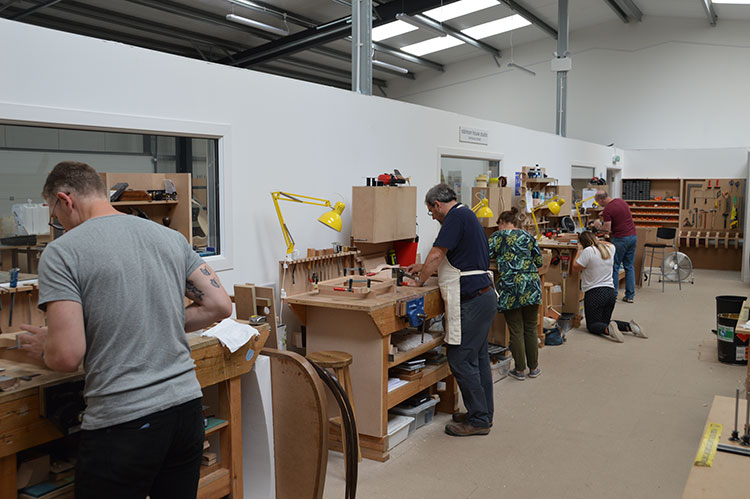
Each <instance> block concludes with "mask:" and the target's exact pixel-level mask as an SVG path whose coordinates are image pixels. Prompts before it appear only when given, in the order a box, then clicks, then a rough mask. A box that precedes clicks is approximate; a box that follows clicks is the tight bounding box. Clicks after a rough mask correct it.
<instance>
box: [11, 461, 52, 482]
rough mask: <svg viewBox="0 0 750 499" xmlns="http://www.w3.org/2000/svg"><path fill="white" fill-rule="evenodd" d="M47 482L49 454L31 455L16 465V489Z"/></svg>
mask: <svg viewBox="0 0 750 499" xmlns="http://www.w3.org/2000/svg"><path fill="white" fill-rule="evenodd" d="M47 480H49V454H32V455H31V456H29V457H28V458H27V459H24V460H23V461H21V462H20V463H19V464H18V473H17V475H16V481H17V484H16V488H18V489H24V488H26V487H32V486H34V485H36V484H38V483H42V482H44V481H47Z"/></svg>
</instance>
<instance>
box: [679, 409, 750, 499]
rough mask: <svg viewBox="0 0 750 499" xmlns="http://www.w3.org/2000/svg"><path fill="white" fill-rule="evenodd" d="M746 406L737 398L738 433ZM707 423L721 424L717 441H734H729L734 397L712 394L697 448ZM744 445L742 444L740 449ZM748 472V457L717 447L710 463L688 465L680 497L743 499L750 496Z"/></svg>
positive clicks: (729, 443)
mask: <svg viewBox="0 0 750 499" xmlns="http://www.w3.org/2000/svg"><path fill="white" fill-rule="evenodd" d="M745 408H746V405H745V401H744V400H740V404H739V417H738V420H739V423H738V430H739V433H740V436H742V433H743V431H742V425H743V424H744V421H745V417H744V416H745ZM709 423H719V424H721V425H722V426H723V427H722V430H721V436H720V439H719V443H722V444H728V445H735V444H734V443H733V442H730V441H729V437H731V436H732V430H733V429H734V398H732V397H722V396H719V395H717V396H715V397H714V401H713V404H712V405H711V411H710V412H709V413H708V419H707V420H706V425H705V426H704V428H703V431H702V432H701V437H700V439H699V440H698V445H696V448H695V449H696V452H697V451H698V446H699V445H700V442H701V441H702V440H703V434H704V433H705V431H706V427H708V424H709ZM747 448H748V447H743V449H747ZM748 476H750V457H747V456H740V455H737V454H729V453H727V452H719V451H717V452H716V456H715V457H714V461H713V466H711V467H701V466H691V468H690V474H689V475H688V480H687V483H686V484H685V490H684V491H683V493H682V497H683V499H697V498H701V499H708V498H714V497H720V498H722V499H732V498H737V499H740V498H742V499H744V498H747V497H750V483H748V479H747V477H748Z"/></svg>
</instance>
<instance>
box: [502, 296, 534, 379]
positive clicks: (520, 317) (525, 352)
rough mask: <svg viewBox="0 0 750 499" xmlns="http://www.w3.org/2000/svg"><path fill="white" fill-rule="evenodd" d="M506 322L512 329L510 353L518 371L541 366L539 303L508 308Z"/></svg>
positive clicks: (504, 313)
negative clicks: (538, 332) (538, 334)
mask: <svg viewBox="0 0 750 499" xmlns="http://www.w3.org/2000/svg"><path fill="white" fill-rule="evenodd" d="M503 315H505V322H506V324H508V329H509V330H510V353H511V355H513V363H514V364H515V368H514V369H515V370H516V371H525V370H526V366H527V365H528V367H529V369H536V368H537V367H539V338H538V337H537V325H538V323H539V305H526V306H525V307H519V308H514V309H513V310H506V311H505V312H503Z"/></svg>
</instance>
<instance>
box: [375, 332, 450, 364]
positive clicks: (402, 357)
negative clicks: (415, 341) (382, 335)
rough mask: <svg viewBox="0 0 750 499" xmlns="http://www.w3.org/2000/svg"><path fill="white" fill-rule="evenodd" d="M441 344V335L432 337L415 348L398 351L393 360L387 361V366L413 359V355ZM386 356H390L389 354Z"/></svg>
mask: <svg viewBox="0 0 750 499" xmlns="http://www.w3.org/2000/svg"><path fill="white" fill-rule="evenodd" d="M425 334H427V333H425ZM442 344H443V337H442V336H441V337H439V338H435V339H433V340H432V341H428V342H426V343H422V344H421V345H419V346H418V347H417V348H413V349H411V350H409V351H406V352H399V353H397V354H396V355H394V356H393V360H389V361H388V368H391V367H394V366H397V365H399V364H401V363H402V362H406V361H407V360H411V359H413V358H414V357H419V356H420V355H422V354H423V353H425V352H429V351H430V350H432V349H433V348H435V347H439V346H440V345H442ZM388 357H389V358H390V355H389V356H388Z"/></svg>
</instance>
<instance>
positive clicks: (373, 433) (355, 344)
mask: <svg viewBox="0 0 750 499" xmlns="http://www.w3.org/2000/svg"><path fill="white" fill-rule="evenodd" d="M347 294H348V293H345V292H342V293H341V296H340V297H339V296H333V297H332V296H327V295H320V294H316V292H314V291H313V292H310V293H302V294H299V295H295V296H292V297H289V298H286V303H287V304H288V305H289V306H290V308H291V309H292V310H293V311H294V313H295V314H296V315H297V316H298V317H299V319H300V321H301V322H302V323H303V324H305V325H306V328H307V329H306V330H307V351H308V352H318V351H322V350H340V351H345V352H348V353H349V354H351V355H352V365H351V366H350V368H349V369H350V373H351V379H352V387H353V390H354V409H355V411H356V414H357V426H358V429H359V433H360V445H361V448H362V455H363V456H364V457H367V458H369V459H375V460H378V461H385V460H387V459H388V458H389V454H388V438H387V429H388V409H390V408H392V407H393V406H395V405H397V404H399V403H401V402H403V401H404V400H406V399H407V398H409V397H411V396H412V395H415V394H417V393H419V392H421V391H422V390H424V389H426V388H429V387H431V386H433V385H435V384H436V383H437V382H438V381H441V380H446V381H447V382H448V387H447V390H446V391H445V393H442V392H441V402H440V406H438V410H441V409H442V410H444V411H446V412H453V411H454V410H455V409H456V403H457V401H456V400H455V381H454V379H453V376H452V375H451V373H450V369H449V368H448V364H447V363H444V364H441V365H439V366H429V365H428V366H427V367H426V368H425V369H424V371H423V375H422V377H421V379H418V380H414V381H410V382H409V383H407V384H406V385H403V386H401V387H399V388H397V389H395V390H393V391H390V392H389V391H388V369H389V368H390V367H393V366H395V365H398V364H400V363H401V362H404V361H406V360H409V359H411V358H414V357H417V356H419V355H422V354H423V353H425V352H427V351H428V350H430V349H432V348H434V347H436V346H439V345H441V344H442V343H443V340H442V338H438V339H436V340H433V341H431V342H427V343H424V344H422V345H421V346H419V347H417V348H415V349H414V350H410V351H407V352H399V353H397V354H396V355H395V357H394V359H393V360H392V361H389V360H388V350H389V346H390V343H391V338H390V335H391V334H392V333H394V332H396V331H399V330H401V329H404V328H406V327H407V326H408V321H407V320H406V319H404V318H402V317H400V316H399V312H398V308H399V305H398V303H399V302H400V301H404V300H407V299H410V298H415V297H418V296H424V299H425V301H424V311H425V314H427V316H428V317H434V316H436V315H439V314H441V313H442V312H443V300H442V298H441V297H440V290H439V288H438V286H437V279H436V278H434V277H433V278H430V279H429V280H428V281H427V283H426V284H425V286H423V287H420V288H417V287H412V286H402V287H394V291H389V292H387V293H385V294H382V295H379V296H376V297H371V298H366V299H362V298H354V297H347ZM330 412H335V409H331V411H330ZM331 436H332V437H335V433H333V434H332V435H331Z"/></svg>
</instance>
